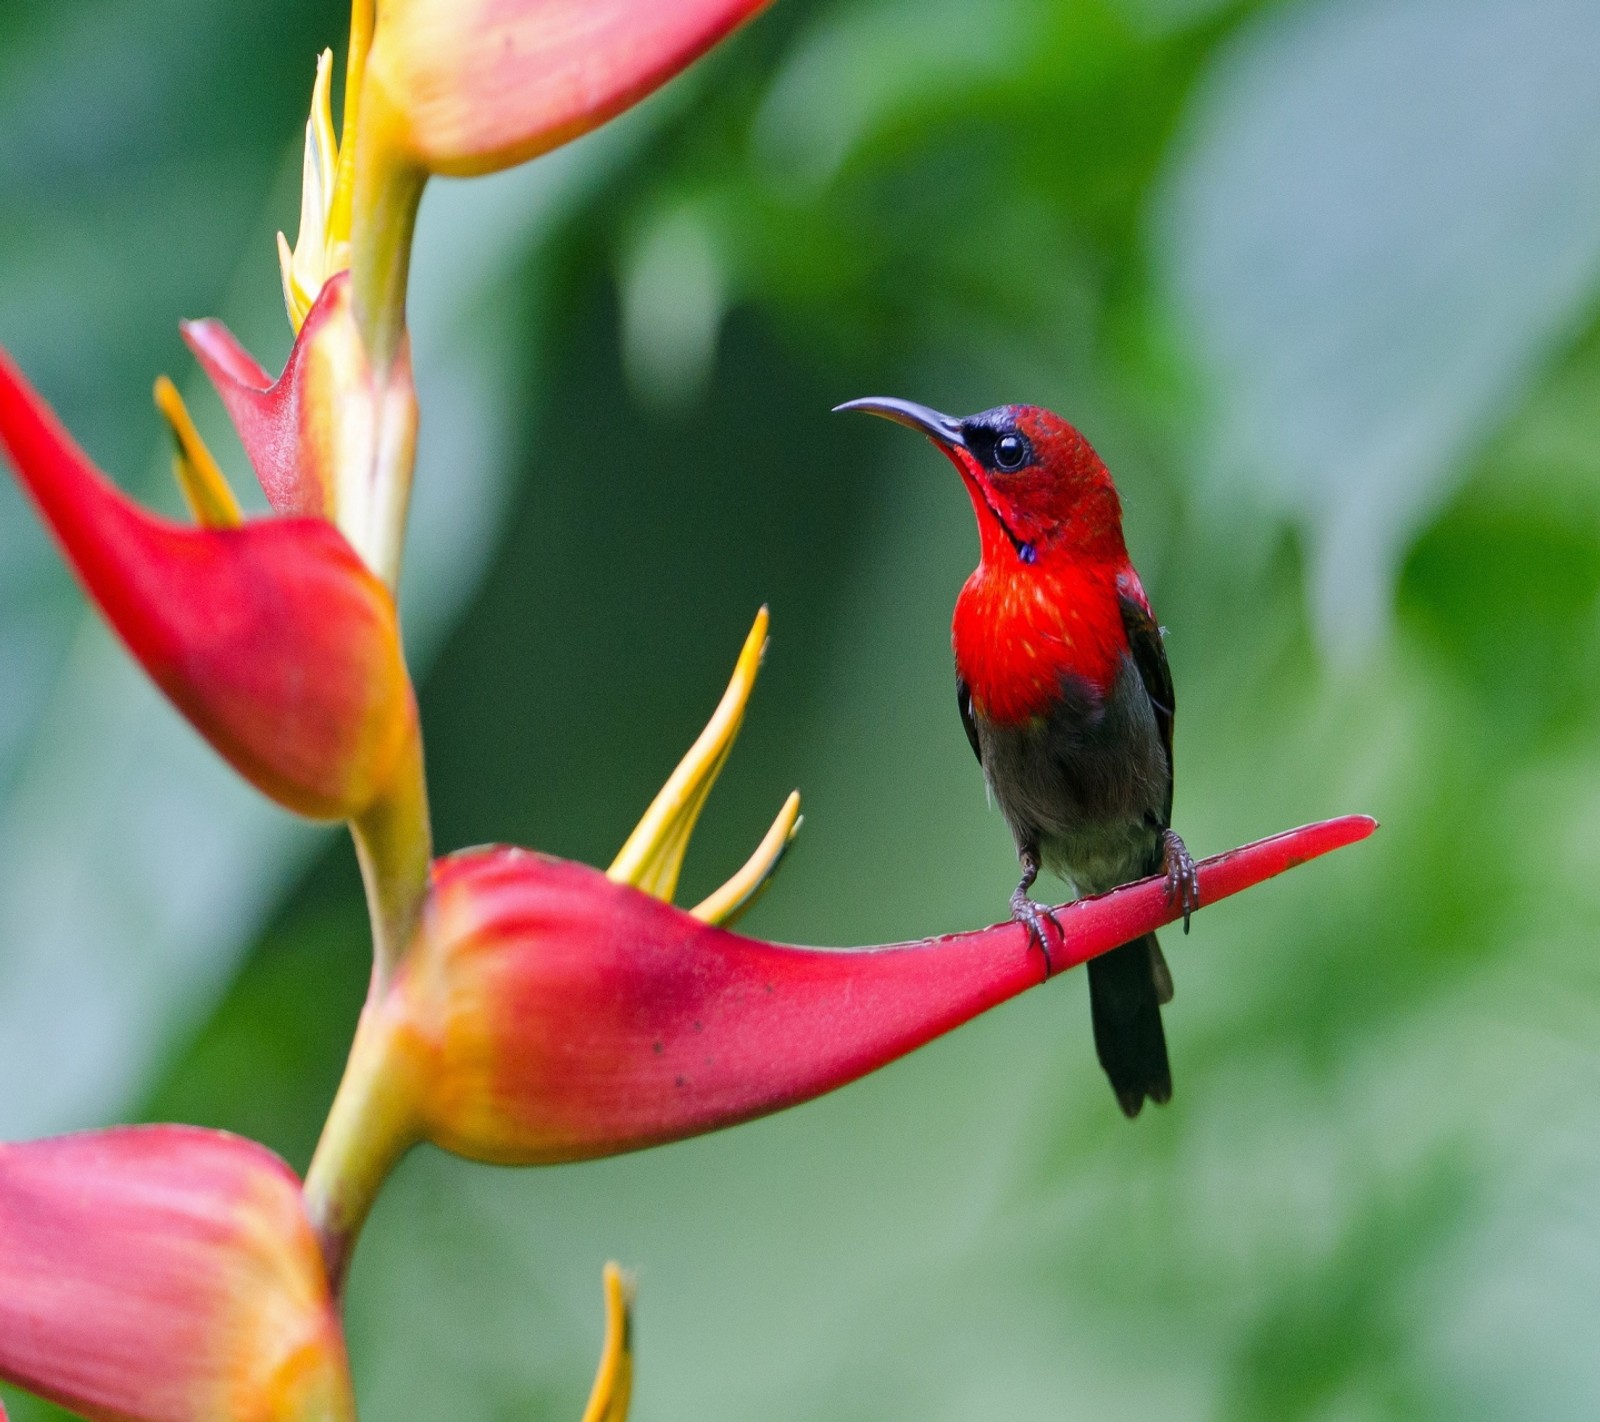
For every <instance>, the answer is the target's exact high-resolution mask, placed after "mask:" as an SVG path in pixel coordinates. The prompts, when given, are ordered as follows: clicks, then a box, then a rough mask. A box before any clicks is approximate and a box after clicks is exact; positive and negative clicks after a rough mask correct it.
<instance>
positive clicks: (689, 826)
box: [606, 607, 768, 902]
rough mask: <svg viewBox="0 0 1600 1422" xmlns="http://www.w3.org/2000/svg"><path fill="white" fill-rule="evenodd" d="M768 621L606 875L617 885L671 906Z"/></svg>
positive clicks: (759, 623) (750, 640)
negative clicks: (704, 723) (708, 719)
mask: <svg viewBox="0 0 1600 1422" xmlns="http://www.w3.org/2000/svg"><path fill="white" fill-rule="evenodd" d="M767 621H768V618H767V609H766V608H764V607H763V608H762V609H761V611H760V612H758V613H757V614H756V620H755V625H754V626H753V627H751V629H750V635H749V636H748V637H746V638H745V642H744V649H743V650H742V651H741V652H740V653H739V661H738V663H737V665H735V667H734V669H733V679H732V680H731V681H730V682H729V683H728V689H727V691H725V692H724V693H723V696H722V700H721V702H720V703H719V704H718V706H717V709H716V711H715V712H714V713H713V714H712V717H711V720H710V721H709V722H707V723H706V728H705V730H703V731H702V732H701V733H700V737H699V739H698V740H697V741H695V743H694V744H693V745H692V746H690V747H689V753H688V754H687V755H686V756H684V758H683V759H682V760H681V761H680V762H679V763H678V768H677V769H676V770H674V771H673V772H672V774H671V776H670V777H668V779H667V783H666V784H665V785H663V786H662V787H661V792H660V793H659V794H658V795H657V796H656V798H655V799H654V800H653V801H652V802H651V804H650V808H649V809H648V810H646V811H645V812H644V818H643V819H642V820H640V821H639V824H638V826H637V827H636V828H635V829H634V831H633V833H632V834H631V835H629V836H628V842H627V843H626V844H624V845H623V846H622V850H621V852H620V853H619V854H618V855H617V857H616V859H615V860H613V861H612V864H611V867H610V868H609V869H608V870H606V873H607V874H608V875H609V876H610V877H611V878H612V879H613V880H615V881H616V882H618V883H622V884H632V885H633V886H634V887H635V888H637V889H643V890H644V891H645V893H647V894H654V895H655V896H656V897H657V898H658V899H666V900H668V901H669V902H670V901H671V899H672V895H673V893H674V891H675V890H676V889H677V887H678V875H679V873H680V871H681V870H682V869H683V856H684V851H685V850H687V849H688V847H689V836H690V835H691V834H693V833H694V826H695V821H696V820H698V819H699V818H700V811H701V809H702V808H703V807H704V806H705V802H706V796H707V795H709V794H710V793H711V787H712V785H713V784H714V783H715V781H716V778H717V775H718V773H719V772H720V771H721V769H722V766H723V763H724V762H725V761H726V760H727V758H728V752H729V750H731V749H732V747H733V740H734V737H735V736H737V735H738V734H739V727H740V726H741V725H742V724H743V722H744V710H745V707H746V706H747V705H748V704H749V701H750V692H751V690H752V689H753V688H754V686H755V684H756V673H757V672H759V671H760V670H761V656H762V653H763V652H765V651H766V647H767Z"/></svg>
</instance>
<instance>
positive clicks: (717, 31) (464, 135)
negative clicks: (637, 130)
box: [353, 0, 768, 176]
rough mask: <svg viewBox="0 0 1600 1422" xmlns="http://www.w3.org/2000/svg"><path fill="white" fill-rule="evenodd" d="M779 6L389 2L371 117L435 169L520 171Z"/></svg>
mask: <svg viewBox="0 0 1600 1422" xmlns="http://www.w3.org/2000/svg"><path fill="white" fill-rule="evenodd" d="M767 3H768V0H672V3H670V4H663V3H661V0H377V11H376V29H375V32H374V34H373V39H372V49H371V54H370V56H369V57H368V60H367V68H366V88H365V90H364V92H363V96H362V123H363V124H364V125H365V124H369V123H371V122H373V121H374V120H375V119H376V121H378V122H382V123H385V124H388V125H390V126H391V127H392V129H393V132H392V135H391V138H390V143H391V144H392V146H393V147H394V149H395V150H397V151H398V152H400V153H402V154H404V155H405V156H406V157H407V158H408V159H409V160H410V161H412V162H413V163H415V164H416V165H417V166H418V167H420V168H422V169H425V170H426V171H429V172H433V173H449V174H455V175H458V176H461V175H467V174H473V173H485V172H490V171H493V170H495V169H498V168H505V167H510V166H511V165H512V164H515V163H521V162H523V161H525V160H526V159H529V158H532V157H534V156H536V155H537V154H540V153H543V152H546V151H547V150H549V149H551V148H554V147H556V146H557V145H559V144H562V143H565V142H566V141H567V140H569V139H571V138H575V137H576V136H577V135H578V134H580V133H583V132H585V131H586V130H588V129H591V128H594V127H596V126H597V125H599V124H601V123H603V122H605V120H607V119H609V118H611V117H613V116H614V115H616V114H618V113H620V112H621V111H622V110H623V109H625V108H627V107H628V106H629V105H631V104H634V103H637V102H638V101H639V100H640V99H641V98H643V97H644V96H645V95H646V94H648V93H649V92H650V91H651V90H653V89H655V88H657V87H658V86H660V85H661V84H663V83H665V82H666V81H667V80H668V79H670V78H671V77H672V76H673V75H674V74H676V73H678V72H679V71H680V70H682V69H684V68H686V67H687V66H688V65H689V64H691V63H692V62H693V61H694V60H695V59H697V58H699V56H700V55H702V54H704V53H705V52H706V51H707V50H708V49H710V48H711V47H712V45H714V44H716V43H717V41H718V40H720V39H722V38H723V36H725V35H726V34H728V32H729V31H731V30H733V29H734V28H736V27H737V26H738V25H740V24H742V23H743V22H744V21H745V20H747V19H749V18H750V17H751V16H752V15H754V14H755V13H756V12H757V11H758V10H760V9H762V8H763V7H764V6H765V5H766V4H767ZM357 23H358V24H359V22H357ZM355 27H356V26H353V28H355ZM373 108H379V109H381V113H380V114H376V115H375V114H374V113H373V112H372V109H373Z"/></svg>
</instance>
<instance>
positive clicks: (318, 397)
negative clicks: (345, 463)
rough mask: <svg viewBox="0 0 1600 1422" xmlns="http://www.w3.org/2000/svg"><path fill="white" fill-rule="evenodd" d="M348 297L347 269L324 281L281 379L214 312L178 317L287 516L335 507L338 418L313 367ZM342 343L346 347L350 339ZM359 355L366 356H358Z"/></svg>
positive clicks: (320, 513)
mask: <svg viewBox="0 0 1600 1422" xmlns="http://www.w3.org/2000/svg"><path fill="white" fill-rule="evenodd" d="M349 305H350V274H349V273H348V272H341V273H339V274H338V275H337V276H335V277H333V278H331V279H330V280H329V281H328V282H327V283H326V284H325V285H324V286H323V288H322V291H321V293H320V294H319V295H318V297H317V300H316V302H315V304H314V305H313V306H312V308H311V310H310V311H309V312H308V313H307V315H306V319H305V322H304V324H303V325H302V326H301V328H300V334H299V335H298V336H297V337H296V338H295V343H294V348H293V349H292V350H291V351H290V352H289V359H288V361H287V362H286V363H285V365H284V367H283V374H282V375H281V376H279V377H278V379H276V380H274V379H273V378H272V377H271V376H270V375H268V374H267V372H266V371H265V370H263V369H262V368H261V366H260V365H259V364H258V363H257V362H256V359H255V357H254V356H252V355H251V354H250V353H249V351H247V350H245V348H244V347H243V346H241V345H240V344H239V342H238V340H237V339H236V338H235V337H234V334H233V332H231V331H230V330H229V329H228V328H227V327H226V326H224V325H223V324H222V322H221V321H218V320H215V319H212V318H209V317H208V318H207V319H205V320H203V321H184V322H181V323H180V324H179V328H178V329H179V331H180V332H181V333H182V335H183V339H184V342H185V343H186V344H187V345H188V347H189V349H190V350H191V351H193V352H194V355H195V359H196V360H198V361H199V362H200V367H201V369H203V370H204V371H205V373H206V375H207V376H208V377H210V380H211V383H212V384H213V385H214V386H215V387H216V390H217V394H218V395H219V396H221V398H222V403H223V405H224V407H225V408H226V409H227V411H228V417H229V418H230V419H231V420H232V421H233V426H234V428H235V429H236V430H237V431H238V433H239V442H240V443H241V444H243V445H244V451H245V454H246V455H247V456H249V459H250V464H251V467H252V468H254V469H255V471H256V478H257V479H259V480H260V482H261V489H262V492H263V493H265V494H266V496H267V502H268V503H269V504H271V505H272V507H273V509H274V510H275V511H276V512H277V513H280V514H283V515H285V516H290V517H292V516H297V515H305V516H308V517H317V518H332V517H333V514H334V507H335V492H334V481H335V478H336V465H335V459H336V454H335V451H334V450H333V449H332V448H331V447H330V445H331V441H332V440H333V439H334V438H336V436H337V434H338V431H339V422H338V421H337V420H335V419H332V418H330V417H329V416H330V414H331V412H330V411H327V410H326V409H324V408H323V407H324V406H326V405H327V403H328V401H327V400H326V399H325V398H322V391H320V390H317V389H315V388H314V387H315V386H316V385H318V384H319V381H318V380H317V377H316V376H315V375H314V374H313V372H312V369H311V367H312V365H313V363H314V362H315V361H316V360H317V359H318V358H319V356H320V358H321V359H322V360H323V361H324V363H326V361H327V360H328V356H327V355H326V354H324V353H322V352H320V351H319V346H321V345H322V344H323V343H324V341H325V339H326V336H325V333H329V332H337V328H338V326H339V325H340V324H341V323H343V322H346V321H347V319H348V316H349ZM353 329H354V328H353V325H351V326H350V330H351V331H352V332H353ZM336 344H338V345H339V346H341V347H347V346H349V345H350V344H351V342H350V341H349V340H338V341H336ZM354 354H355V353H354V352H351V351H349V350H346V349H340V350H338V351H336V352H334V353H332V358H333V360H334V361H335V362H337V363H339V364H341V365H348V364H351V363H352V361H351V359H350V358H351V356H352V355H354ZM354 363H360V358H359V356H356V360H355V362H354ZM330 377H331V378H330ZM352 377H354V379H359V376H355V375H354V373H353V372H347V371H335V372H328V373H325V375H324V376H323V379H322V381H321V382H320V383H321V384H322V385H324V386H330V385H331V386H332V387H333V388H334V389H335V390H337V389H338V387H339V385H340V384H341V383H343V382H346V381H349V382H350V383H354V379H353V378H352Z"/></svg>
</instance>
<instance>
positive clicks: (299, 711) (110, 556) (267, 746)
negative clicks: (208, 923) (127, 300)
mask: <svg viewBox="0 0 1600 1422" xmlns="http://www.w3.org/2000/svg"><path fill="white" fill-rule="evenodd" d="M0 446H3V447H4V448H5V450H6V451H7V452H8V453H9V455H10V457H11V461H12V463H13V465H14V466H15V468H16V471H17V474H18V476H19V478H20V479H21V481H22V484H23V486H24V487H25V488H26V489H27V491H28V493H29V494H30V495H31V496H32V498H33V500H34V502H35V504H37V506H38V508H39V511H40V513H41V514H42V515H43V517H44V520H45V522H46V523H47V524H48V525H49V527H50V530H51V532H52V533H53V534H54V535H55V539H56V542H57V543H58V544H59V545H60V547H61V551H62V553H63V554H64V555H65V556H66V559H67V561H68V562H69V563H70V564H71V565H72V567H73V569H74V570H75V571H76V572H77V574H78V576H79V578H80V579H81V580H82V582H83V584H84V587H85V588H86V589H87V590H88V592H89V595H90V596H91V597H92V598H93V599H94V600H95V602H96V603H97V604H98V605H99V607H100V610H101V611H102V612H103V613H104V614H105V616H106V620H107V621H108V622H110V624H111V625H112V627H113V628H115V630H116V631H117V633H118V635H119V636H120V637H121V638H122V640H123V641H124V642H125V643H126V644H127V646H128V649H129V651H131V652H132V653H133V655H134V657H135V658H137V660H138V661H139V663H140V664H141V665H142V666H143V667H144V668H145V670H146V671H147V672H148V673H149V674H150V676H151V678H152V679H153V680H154V681H155V682H156V684H157V685H158V686H159V687H161V689H162V690H163V691H164V692H165V693H166V694H167V696H168V697H169V698H170V699H171V700H172V702H173V704H174V705H175V706H177V708H178V709H179V710H180V711H182V712H183V714H184V715H185V716H186V717H188V719H189V720H190V721H191V722H192V723H193V724H194V726H195V727H196V729H197V730H199V731H200V733H201V734H202V735H203V736H205V738H206V739H207V740H209V741H210V742H211V743H212V745H214V746H215V747H216V748H217V750H218V751H220V752H221V754H222V755H223V756H224V757H225V758H226V759H227V760H228V762H229V763H230V764H231V765H232V766H233V767H234V768H235V769H236V770H238V771H239V773H240V774H241V775H243V776H244V777H245V778H246V779H247V780H249V781H250V782H251V783H252V784H253V785H255V786H256V787H257V788H259V789H260V790H262V791H263V792H264V793H266V794H267V795H270V796H271V797H272V798H273V799H275V800H277V801H278V802H279V803H281V804H283V805H285V806H287V807H288V808H289V809H291V810H294V811H296V812H298V813H300V814H303V815H309V816H311V817H313V818H317V819H353V818H356V817H358V816H360V815H361V814H362V813H363V812H364V811H366V810H367V809H369V808H370V807H371V806H372V805H373V804H374V802H375V801H377V800H378V799H379V798H380V796H382V795H383V794H384V793H385V792H386V791H387V790H388V789H389V788H390V786H391V784H392V782H393V780H394V778H395V776H396V775H397V773H399V771H400V769H401V766H402V763H403V760H404V759H405V758H406V757H407V754H408V752H410V753H411V754H412V755H415V754H416V753H417V752H416V749H415V748H416V747H417V745H418V744H419V739H418V738H419V732H418V728H417V713H416V704H415V699H414V697H413V695H412V691H411V682H410V678H409V676H408V674H407V672H406V666H405V661H404V658H403V655H402V652H401V646H400V636H399V628H398V625H397V620H396V616H395V606H394V598H393V596H392V595H391V594H390V592H389V589H388V588H387V587H385V586H384V584H383V583H382V581H381V580H380V579H379V578H378V577H377V576H376V575H375V574H374V573H373V572H372V571H371V569H369V568H368V567H367V566H366V564H365V563H363V562H362V560H361V559H360V558H359V557H358V556H357V555H356V553H355V551H354V550H353V549H352V548H351V546H350V544H349V542H348V541H347V540H346V539H345V538H344V537H343V535H341V534H340V532H339V530H338V529H337V528H335V527H334V526H333V525H332V524H331V523H328V522H327V521H325V520H323V519H320V518H287V519H256V520H250V521H247V522H245V523H244V524H242V525H240V526H239V527H235V528H194V527H189V526H186V525H183V524H178V523H174V522H172V521H170V520H168V519H164V518H161V517H158V516H157V515H155V514H152V513H149V512H147V511H146V510H144V509H142V508H140V507H139V506H138V505H137V504H135V503H133V502H132V500H130V499H128V498H127V497H126V496H125V495H123V494H122V493H121V492H120V491H118V490H117V489H116V487H115V486H114V485H112V484H111V483H110V482H109V481H108V480H107V479H106V478H105V476H104V475H102V474H101V473H100V472H99V471H98V470H97V469H95V467H94V466H93V464H92V463H91V462H90V461H89V458H88V456H87V455H85V454H84V452H83V451H82V450H81V449H79V448H78V446H77V445H76V444H75V443H74V442H73V440H72V438H71V436H70V435H68V434H67V432H66V431H65V430H64V429H63V428H62V427H61V425H60V423H59V422H58V421H57V420H56V418H55V416H54V415H53V414H52V413H51V411H50V410H49V408H48V407H47V406H46V405H45V404H44V402H43V401H42V400H41V399H40V398H39V396H38V395H37V394H36V393H35V392H34V391H33V390H32V388H31V387H30V386H29V385H28V384H27V382H26V381H25V380H24V379H23V377H22V375H21V373H20V372H19V371H18V370H17V369H16V367H15V366H14V365H13V364H12V363H11V361H10V360H9V358H8V357H7V356H6V355H5V353H4V352H3V351H0Z"/></svg>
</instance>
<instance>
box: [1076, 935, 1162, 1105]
mask: <svg viewBox="0 0 1600 1422" xmlns="http://www.w3.org/2000/svg"><path fill="white" fill-rule="evenodd" d="M1170 1001H1172V974H1171V973H1169V972H1168V971H1167V960H1166V959H1165V958H1163V957H1162V956H1161V945H1160V944H1159V943H1157V942H1156V936H1155V934H1153V933H1147V934H1145V935H1144V937H1143V938H1135V939H1133V940H1132V942H1129V943H1124V944H1123V945H1122V947H1120V948H1113V949H1112V950H1111V951H1110V952H1109V953H1102V954H1101V955H1100V956H1099V957H1098V958H1091V959H1090V960H1089V1009H1090V1012H1091V1014H1092V1015H1093V1017H1094V1048H1095V1053H1096V1055H1098V1056H1099V1058H1100V1065H1101V1066H1102V1067H1104V1068H1105V1072H1106V1075H1107V1076H1108V1077H1110V1078H1111V1089H1112V1090H1113V1091H1115V1092H1116V1093H1117V1104H1118V1105H1120V1106H1121V1107H1122V1112H1123V1114H1124V1115H1125V1116H1127V1117H1129V1119H1132V1118H1133V1117H1134V1116H1137V1115H1138V1114H1139V1109H1140V1108H1141V1107H1142V1106H1143V1105H1144V1102H1145V1098H1146V1097H1149V1098H1150V1100H1152V1101H1154V1102H1155V1103H1156V1105H1158V1106H1164V1105H1166V1103H1167V1102H1168V1101H1170V1100H1172V1068H1171V1067H1170V1066H1169V1065H1168V1063H1167V1038H1166V1034H1165V1033H1164V1032H1163V1031H1162V1030H1161V1005H1162V1004H1163V1003H1165V1002H1170Z"/></svg>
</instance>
